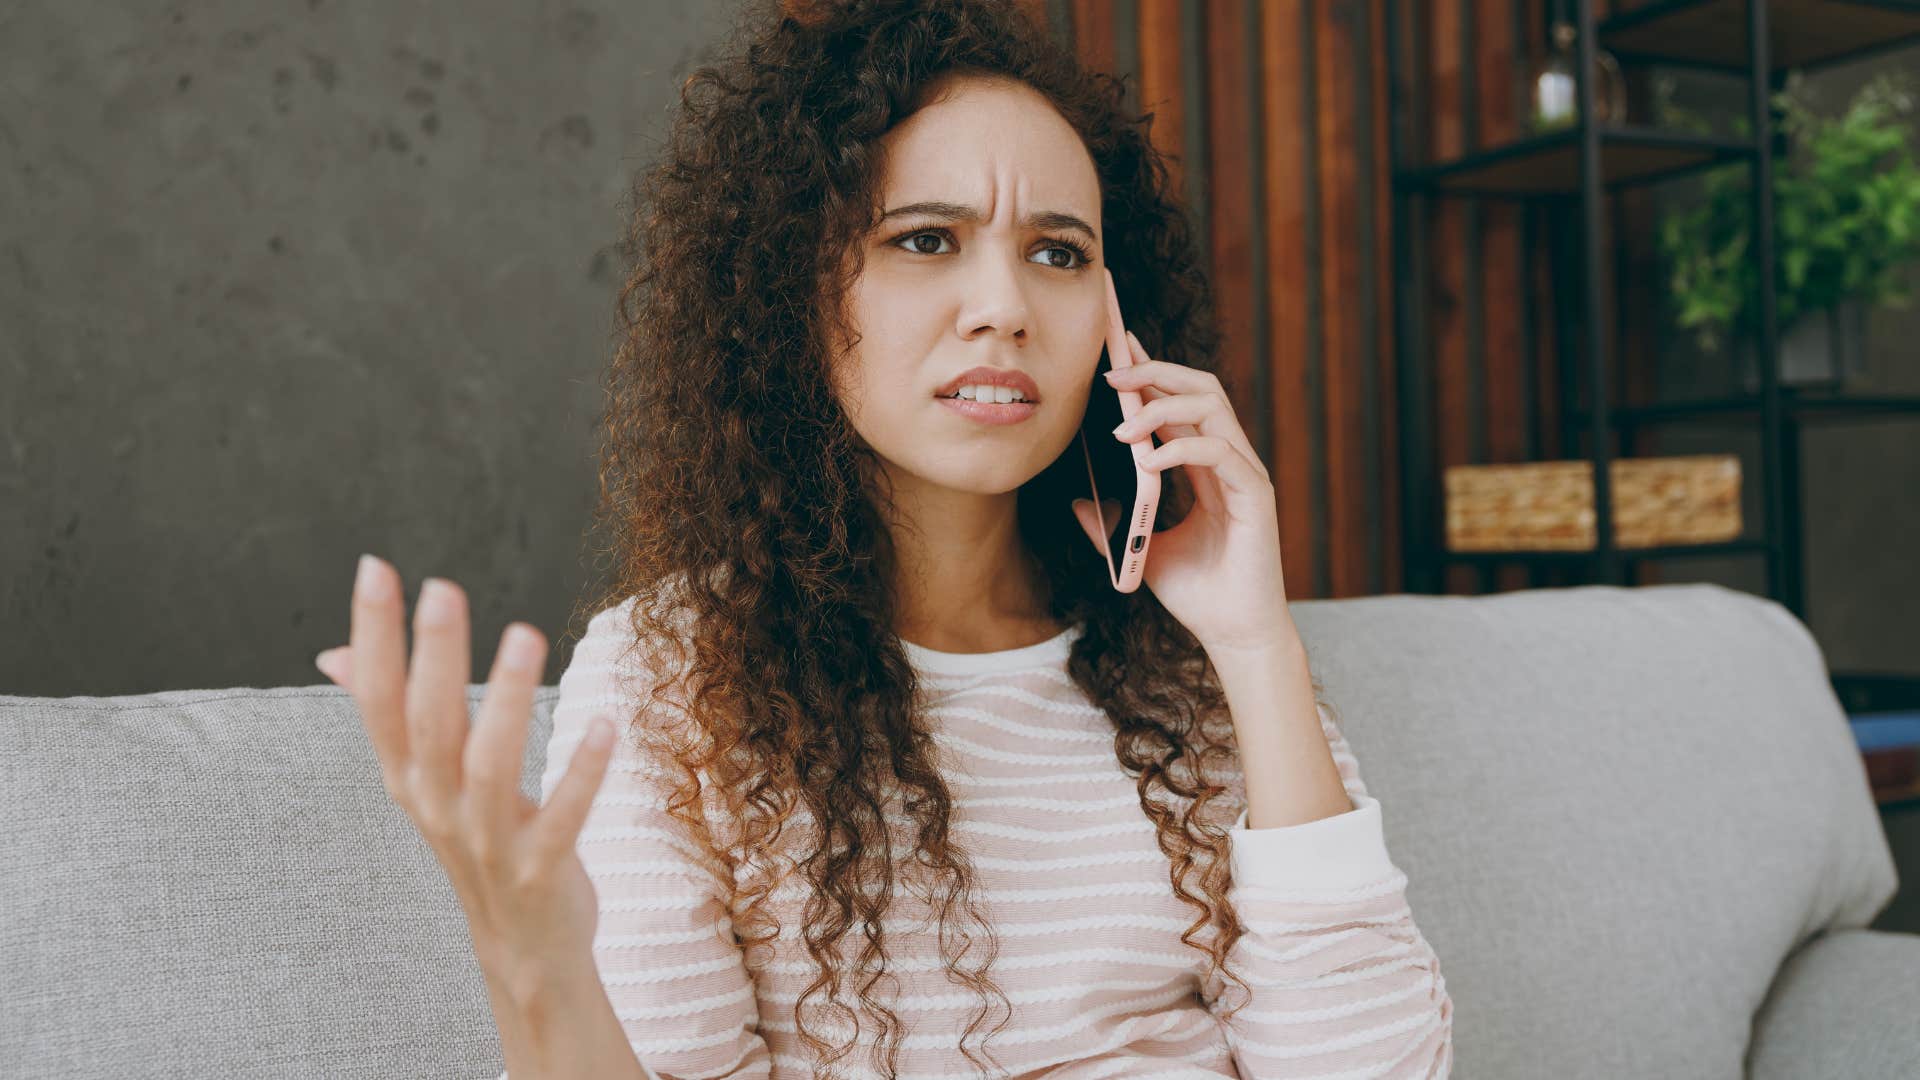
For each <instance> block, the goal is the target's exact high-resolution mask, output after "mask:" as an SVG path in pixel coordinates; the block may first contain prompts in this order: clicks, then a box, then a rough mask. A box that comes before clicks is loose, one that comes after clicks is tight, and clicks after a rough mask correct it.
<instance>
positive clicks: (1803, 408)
mask: <svg viewBox="0 0 1920 1080" xmlns="http://www.w3.org/2000/svg"><path fill="white" fill-rule="evenodd" d="M1780 404H1781V407H1782V408H1784V409H1785V410H1786V411H1787V412H1789V413H1791V414H1792V415H1794V416H1798V417H1802V418H1805V419H1809V420H1819V419H1831V418H1834V417H1842V416H1873V415H1885V416H1899V415H1909V414H1910V415H1916V416H1920V397H1902V396H1897V395H1891V394H1815V395H1808V394H1804V393H1801V392H1799V391H1796V390H1792V389H1789V388H1787V387H1784V386H1783V387H1781V388H1780ZM1607 412H1608V417H1607V418H1608V419H1609V420H1611V421H1612V422H1613V424H1614V426H1616V427H1623V428H1633V427H1644V426H1646V425H1649V424H1667V423H1674V422H1678V421H1686V420H1699V419H1743V418H1744V417H1745V416H1746V415H1747V414H1753V415H1755V416H1757V415H1759V412H1760V395H1759V394H1757V393H1755V394H1737V395H1734V396H1732V397H1723V398H1701V399H1697V400H1694V401H1668V402H1660V403H1657V404H1653V405H1623V406H1620V407H1619V408H1615V409H1609V410H1607ZM1571 415H1572V416H1573V423H1574V424H1575V425H1576V426H1578V427H1583V428H1584V427H1585V426H1586V424H1587V422H1588V416H1589V410H1586V409H1575V410H1572V414H1571Z"/></svg>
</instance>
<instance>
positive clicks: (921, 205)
mask: <svg viewBox="0 0 1920 1080" xmlns="http://www.w3.org/2000/svg"><path fill="white" fill-rule="evenodd" d="M920 216H926V217H932V218H938V219H940V220H942V221H968V222H977V221H979V220H980V211H979V210H977V209H975V208H973V207H971V206H967V205H964V204H962V203H951V202H942V201H939V200H932V201H928V202H917V203H908V204H907V205H905V206H896V207H894V208H893V209H891V210H889V211H887V212H886V213H884V214H882V215H880V220H881V221H882V222H887V221H891V220H893V219H894V218H899V217H920ZM1024 224H1025V225H1026V226H1027V227H1028V228H1030V229H1041V230H1051V231H1055V232H1059V231H1069V232H1078V233H1085V234H1086V237H1087V239H1089V240H1093V241H1095V242H1098V240H1099V237H1098V236H1096V235H1094V231H1093V226H1091V225H1089V224H1087V223H1086V222H1085V221H1084V220H1082V219H1081V218H1079V217H1078V216H1076V215H1073V214H1069V213H1066V212H1065V211H1061V210H1039V211H1035V212H1034V213H1033V214H1031V215H1029V216H1028V217H1027V220H1026V221H1025V222H1024Z"/></svg>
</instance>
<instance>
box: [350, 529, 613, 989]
mask: <svg viewBox="0 0 1920 1080" xmlns="http://www.w3.org/2000/svg"><path fill="white" fill-rule="evenodd" d="M405 615H406V606H405V601H404V597H403V595H402V588H401V580H400V575H399V573H398V572H397V571H396V570H395V569H394V568H393V567H392V566H390V565H388V564H387V563H386V562H385V561H383V560H381V559H378V558H375V557H374V556H371V555H367V556H362V558H361V561H360V569H359V573H358V574H357V575H356V579H355V582H354V588H353V603H352V630H351V633H350V635H349V638H348V642H349V643H348V644H346V645H343V646H339V647H337V648H332V649H328V650H326V651H325V652H322V653H321V654H320V655H319V656H318V657H316V658H315V660H314V664H315V666H317V667H319V669H320V670H321V672H322V673H324V674H325V675H326V676H327V677H328V678H329V679H331V680H333V682H334V683H335V684H337V685H339V686H341V687H343V688H344V689H346V690H347V691H348V692H349V693H351V694H352V695H353V698H354V701H355V702H356V703H357V704H358V705H359V708H360V720H361V723H362V724H363V725H364V726H365V727H366V729H367V735H368V737H369V738H370V739H371V740H372V741H373V749H374V753H375V754H376V755H377V756H378V757H379V759H380V777H381V780H382V781H383V782H384V784H385V785H386V789H387V794H388V795H390V796H392V798H393V800H394V802H396V803H398V804H400V807H401V808H402V809H403V810H405V811H406V813H407V816H408V817H410V818H411V819H413V823H414V826H415V827H416V828H417V829H419V831H420V834H421V836H422V837H424V838H425V839H426V841H427V843H428V845H429V846H431V847H432V849H433V852H434V855H435V856H436V857H437V858H438V859H439V861H440V864H441V866H442V867H443V868H445V870H446V873H447V877H448V879H449V880H450V881H451V882H452V884H453V888H454V891H455V893H457V894H458V895H459V897H460V902H461V905H462V906H463V908H464V909H465V911H466V916H467V923H468V926H469V929H470V930H471V932H472V936H473V945H474V952H475V955H476V957H477V958H478V959H479V961H480V964H481V966H482V968H484V969H486V972H487V975H488V977H489V978H496V979H500V980H504V982H505V983H506V985H508V986H510V987H518V986H520V985H521V984H523V983H531V982H535V981H537V980H539V979H540V978H541V977H542V975H543V973H544V971H546V970H548V969H549V968H550V967H551V966H552V965H554V964H555V963H577V962H578V961H579V960H580V958H582V957H587V956H590V955H591V949H592V944H593V934H594V930H595V928H596V926H597V924H598V920H599V913H598V906H597V903H596V897H595V894H594V889H593V883H592V881H591V880H590V879H589V878H588V876H587V873H586V870H585V868H584V867H582V865H581V863H580V859H579V857H578V856H577V855H576V854H575V853H574V843H575V841H576V840H577V838H578V837H579V834H580V829H581V827H582V825H584V824H585V822H586V818H587V813H588V810H589V809H590V808H591V806H592V804H593V797H594V794H595V792H597V791H598V790H599V788H600V784H601V782H602V781H603V780H604V778H605V776H606V771H607V763H608V761H609V759H610V758H611V757H612V747H613V735H614V728H613V724H612V722H611V720H610V718H607V717H601V718H598V719H596V720H595V721H594V724H593V726H592V727H591V728H590V729H589V732H588V734H587V736H586V738H585V739H584V741H583V742H582V743H581V744H580V748H579V750H578V751H577V752H575V754H574V755H573V758H572V760H571V762H570V763H569V764H568V767H567V771H566V774H565V775H564V776H562V777H561V778H560V780H559V781H558V783H557V784H555V786H554V788H553V790H552V792H551V794H550V795H549V796H548V798H547V801H546V805H544V806H541V805H537V804H535V803H534V802H533V801H532V800H530V799H528V798H527V797H526V796H525V795H523V794H522V793H521V791H520V763H521V759H522V755H523V753H524V750H525V747H526V741H527V726H528V721H529V718H530V716H531V715H532V711H533V695H534V691H535V690H536V689H538V687H539V685H540V679H541V674H542V672H543V671H544V670H545V664H546V654H547V642H546V638H545V637H544V636H542V635H541V633H540V632H539V631H538V630H536V629H534V628H533V627H532V626H530V625H528V624H527V623H524V622H517V623H513V624H511V625H509V626H508V627H507V628H506V631H505V632H504V633H503V634H502V635H501V640H500V647H499V649H498V651H496V652H495V653H494V658H493V669H492V671H491V672H490V673H489V674H488V677H487V692H486V697H485V699H484V700H483V701H482V703H481V705H480V715H479V719H478V721H477V722H475V723H474V724H473V725H472V728H471V731H470V730H469V725H468V714H467V684H468V682H469V680H470V663H469V659H468V658H469V655H470V643H469V639H468V629H467V627H468V611H467V600H466V593H465V592H464V591H463V590H462V589H461V588H460V587H459V586H458V585H455V584H454V583H453V582H451V581H446V580H444V579H440V578H428V579H426V580H425V581H424V582H423V583H422V584H421V587H420V598H419V603H418V605H417V606H416V608H415V611H414V617H413V641H414V655H413V658H412V662H411V664H409V662H408V656H407V637H406V626H405Z"/></svg>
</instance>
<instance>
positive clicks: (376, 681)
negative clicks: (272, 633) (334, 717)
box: [346, 555, 409, 791]
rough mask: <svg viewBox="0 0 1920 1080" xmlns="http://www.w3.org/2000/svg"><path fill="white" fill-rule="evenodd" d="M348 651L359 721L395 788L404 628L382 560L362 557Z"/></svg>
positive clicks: (401, 756)
mask: <svg viewBox="0 0 1920 1080" xmlns="http://www.w3.org/2000/svg"><path fill="white" fill-rule="evenodd" d="M352 608H353V610H352V626H351V629H350V630H349V633H348V637H347V640H348V649H349V651H350V652H351V654H352V656H353V669H352V671H351V672H350V673H349V678H348V681H347V683H346V686H347V690H348V691H349V692H351V693H352V694H353V698H354V701H355V703H356V704H358V705H359V708H360V720H361V723H362V724H364V725H365V726H366V729H367V736H368V738H369V739H370V740H372V742H373V750H374V753H375V754H377V755H379V758H380V771H381V775H382V778H383V779H384V780H385V781H386V782H387V789H388V790H389V791H393V790H396V788H397V784H398V781H399V779H400V777H401V776H402V775H403V774H404V772H405V770H406V766H407V761H408V752H409V746H408V739H407V713H406V700H405V698H404V696H403V691H404V689H405V684H406V676H407V640H406V628H405V626H404V625H403V624H402V622H401V604H400V575H399V574H398V573H397V572H395V570H394V569H393V567H391V566H389V565H387V564H386V562H385V561H383V560H381V559H378V558H375V557H374V556H372V555H363V556H361V559H360V568H359V570H358V572H357V573H356V575H355V577H354V586H353V605H352Z"/></svg>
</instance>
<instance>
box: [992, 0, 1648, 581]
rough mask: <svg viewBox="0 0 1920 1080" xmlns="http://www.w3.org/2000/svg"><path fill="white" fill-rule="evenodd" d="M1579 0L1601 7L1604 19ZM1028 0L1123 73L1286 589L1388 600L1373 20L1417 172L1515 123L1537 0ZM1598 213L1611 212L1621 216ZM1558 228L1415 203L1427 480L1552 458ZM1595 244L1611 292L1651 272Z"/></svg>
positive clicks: (1563, 220)
mask: <svg viewBox="0 0 1920 1080" xmlns="http://www.w3.org/2000/svg"><path fill="white" fill-rule="evenodd" d="M1029 2H1034V3H1039V2H1040V0H1029ZM1593 5H1594V11H1595V15H1596V17H1599V18H1604V17H1605V16H1606V15H1607V14H1608V13H1609V12H1610V11H1611V10H1613V8H1614V7H1615V6H1616V5H1615V4H1614V3H1612V2H1610V0H1593ZM1044 6H1045V8H1046V10H1047V11H1048V12H1049V14H1050V17H1052V18H1053V19H1054V20H1055V22H1056V24H1059V23H1065V24H1068V25H1065V26H1062V27H1061V29H1062V30H1063V32H1064V33H1066V34H1068V35H1069V37H1068V39H1069V40H1071V41H1073V42H1074V45H1075V48H1076V50H1077V51H1078V53H1079V55H1080V56H1081V57H1082V59H1083V60H1085V61H1086V62H1087V63H1089V64H1091V65H1094V66H1097V67H1100V68H1102V69H1104V70H1109V71H1114V72H1116V73H1117V74H1121V75H1131V76H1132V77H1133V81H1134V85H1136V86H1137V87H1138V92H1139V101H1138V104H1139V106H1140V107H1141V108H1143V109H1145V110H1147V111H1151V112H1152V113H1153V114H1154V121H1153V124H1152V127H1151V129H1150V131H1151V135H1152V138H1153V140H1154V142H1155V145H1156V146H1158V147H1159V149H1160V150H1161V152H1162V153H1164V154H1166V155H1167V157H1168V159H1169V165H1170V168H1171V170H1172V172H1173V177H1174V179H1175V182H1176V183H1177V184H1178V185H1179V188H1178V189H1179V190H1181V191H1182V192H1183V194H1184V195H1185V196H1186V197H1188V198H1189V199H1190V201H1191V203H1192V209H1193V214H1194V220H1195V223H1196V224H1197V225H1199V226H1200V227H1201V233H1200V235H1201V236H1203V237H1204V238H1205V241H1206V243H1207V244H1208V245H1209V250H1208V252H1207V258H1208V260H1209V266H1210V269H1211V272H1212V274H1213V278H1214V285H1215V291H1216V296H1217V298H1218V301H1219V314H1220V317H1221V326H1222V329H1223V331H1224V341H1223V346H1222V353H1221V355H1220V357H1219V366H1220V370H1221V376H1222V380H1223V381H1224V382H1226V383H1227V384H1228V388H1229V391H1230V392H1231V393H1232V394H1233V396H1234V407H1235V410H1236V411H1237V412H1238V413H1239V414H1240V417H1241V421H1242V424H1243V426H1245V427H1246V429H1247V431H1248V434H1249V436H1250V437H1252V438H1253V440H1254V442H1255V445H1256V448H1257V449H1258V450H1259V452H1260V453H1261V455H1262V456H1263V458H1265V460H1266V464H1267V467H1268V469H1269V471H1270V472H1271V474H1272V476H1273V478H1274V486H1275V489H1276V499H1277V504H1278V505H1277V510H1278V514H1279V521H1280V533H1281V546H1282V550H1283V551H1284V552H1285V553H1286V575H1287V580H1286V587H1287V592H1288V595H1289V596H1292V597H1296V598H1302V597H1337V596H1353V595H1362V594H1369V593H1382V592H1396V591H1401V590H1403V589H1405V588H1406V587H1407V582H1406V579H1405V576H1404V569H1405V568H1404V564H1403V553H1402V551H1401V543H1400V533H1401V520H1400V519H1401V497H1402V489H1403V486H1404V484H1405V483H1406V478H1404V477H1402V476H1401V475H1400V473H1399V462H1400V450H1399V444H1400V440H1401V438H1402V437H1403V432H1404V428H1403V427H1402V418H1401V417H1400V416H1399V415H1398V412H1397V410H1398V397H1397V394H1398V387H1397V377H1398V373H1397V370H1396V364H1395V354H1394V350H1395V339H1394V333H1395V326H1394V311H1395V304H1396V296H1397V295H1398V293H1399V291H1400V290H1401V289H1404V288H1407V287H1409V284H1410V283H1409V282H1408V281H1400V280H1395V278H1394V275H1393V272H1392V266H1391V254H1392V250H1393V248H1392V244H1393V237H1392V236H1391V235H1390V227H1391V224H1392V204H1391V201H1390V200H1391V178H1390V176H1389V161H1390V155H1389V147H1390V138H1391V134H1392V133H1391V131H1390V130H1389V122H1390V118H1389V107H1390V98H1391V96H1392V95H1391V90H1392V89H1393V88H1392V86H1391V85H1390V83H1389V77H1388V71H1387V64H1386V43H1387V40H1388V33H1387V29H1386V23H1387V21H1388V19H1389V17H1391V18H1393V19H1395V20H1396V30H1395V33H1394V36H1395V38H1396V40H1397V41H1398V42H1399V44H1400V46H1401V48H1402V50H1403V57H1402V60H1403V63H1402V64H1401V74H1402V84H1401V89H1402V90H1403V92H1404V93H1405V95H1406V97H1407V104H1408V106H1409V115H1408V116H1407V117H1406V121H1407V129H1406V131H1405V132H1404V133H1403V134H1404V138H1405V141H1404V146H1405V148H1406V149H1407V150H1408V152H1409V153H1410V154H1411V155H1413V157H1414V158H1415V159H1416V162H1417V161H1418V160H1431V159H1432V158H1434V157H1436V156H1441V157H1444V156H1452V155H1455V154H1459V153H1463V152H1466V151H1468V150H1469V149H1472V148H1478V147H1484V146H1489V145H1493V144H1497V143H1501V142H1504V141H1507V140H1509V139H1512V138H1515V137H1518V136H1519V135H1520V134H1522V131H1521V117H1522V116H1523V115H1524V112H1525V106H1526V93H1527V87H1526V83H1525V78H1524V76H1525V72H1526V71H1527V69H1528V66H1529V64H1530V63H1531V62H1532V61H1533V60H1534V59H1536V58H1537V57H1538V56H1539V55H1540V53H1541V52H1542V50H1543V49H1544V47H1545V43H1546V41H1547V21H1546V16H1547V11H1546V9H1547V6H1548V5H1547V3H1546V0H1107V2H1102V0H1047V2H1045V4H1044ZM1618 6H1620V7H1621V8H1622V9H1624V8H1625V7H1628V6H1630V5H1629V4H1619V5H1618ZM1200 65H1204V67H1203V68H1202V69H1201V70H1195V68H1196V67H1197V66H1200ZM1412 163H1414V162H1405V163H1403V164H1412ZM1610 203H1614V205H1610V207H1609V212H1610V213H1625V214H1629V215H1631V214H1632V213H1634V212H1635V208H1634V206H1633V205H1632V204H1631V203H1628V204H1626V205H1625V206H1624V207H1623V206H1622V205H1619V204H1618V203H1617V202H1616V201H1614V200H1610ZM1414 208H1416V209H1418V208H1419V204H1414ZM1574 220H1575V219H1573V218H1572V217H1571V215H1570V213H1569V208H1568V207H1567V206H1565V205H1562V206H1560V207H1559V208H1557V209H1553V210H1550V209H1549V208H1548V207H1546V206H1544V205H1540V204H1529V205H1520V204H1515V203H1508V202H1500V201H1497V200H1468V199H1458V198H1450V199H1429V200H1426V201H1425V204H1424V213H1423V214H1421V215H1418V216H1415V217H1412V218H1410V219H1409V221H1408V222H1407V227H1409V228H1412V229H1417V230H1419V231H1420V234H1421V236H1420V241H1419V244H1418V245H1416V246H1417V247H1420V248H1423V249H1424V250H1425V252H1426V253H1427V256H1426V259H1427V265H1425V266H1423V267H1420V268H1418V270H1417V272H1419V273H1420V274H1422V275H1423V276H1422V281H1423V283H1424V289H1423V290H1422V294H1423V296H1424V303H1425V309H1424V311H1423V313H1422V324H1423V329H1424V335H1423V336H1424V345H1425V349H1426V355H1424V356H1423V357H1421V358H1419V360H1418V361H1417V362H1418V363H1419V364H1420V365H1421V366H1422V368H1423V369H1424V370H1425V371H1426V372H1427V374H1428V380H1429V383H1430V389H1431V392H1432V399H1433V400H1432V402H1431V414H1430V415H1429V416H1428V417H1427V418H1426V420H1427V424H1428V427H1429V428H1430V430H1431V432H1432V439H1433V442H1432V445H1431V446H1430V447H1428V448H1426V453H1428V454H1430V455H1431V456H1432V457H1433V458H1434V459H1435V465H1434V476H1435V480H1434V482H1435V483H1438V482H1439V479H1438V478H1439V477H1440V476H1441V475H1442V473H1443V471H1444V468H1445V467H1446V466H1447V465H1453V464H1467V463H1480V462H1513V461H1526V460H1536V459H1548V458H1557V457H1560V456H1562V446H1561V434H1562V433H1561V431H1560V430H1559V426H1558V424H1557V420H1556V412H1557V409H1558V406H1559V397H1560V391H1561V382H1560V379H1559V374H1558V371H1557V369H1556V365H1557V363H1558V354H1557V351H1556V343H1557V342H1558V341H1560V340H1562V337H1563V335H1565V334H1566V333H1569V332H1571V333H1575V334H1577V333H1578V331H1579V328H1578V327H1577V326H1570V327H1569V326H1562V325H1560V323H1561V322H1563V321H1564V313H1565V310H1567V309H1565V308H1564V303H1565V300H1566V299H1567V297H1568V295H1569V294H1568V292H1567V290H1570V289H1575V288H1577V287H1578V283H1577V282H1565V281H1554V280H1552V279H1551V276H1550V274H1549V272H1548V271H1549V269H1550V267H1551V266H1552V259H1551V250H1550V245H1551V243H1552V242H1553V241H1554V239H1555V234H1556V231H1557V230H1558V231H1560V232H1562V233H1564V235H1561V236H1560V240H1561V241H1564V242H1568V243H1574V242H1577V241H1578V234H1577V232H1573V233H1565V228H1566V226H1568V225H1571V224H1573V223H1574ZM1616 254H1617V256H1618V258H1619V259H1620V262H1619V263H1617V265H1619V266H1621V267H1623V268H1628V269H1629V273H1628V274H1627V280H1626V281H1625V282H1622V283H1621V284H1620V285H1619V286H1618V288H1619V291H1621V292H1622V293H1623V295H1627V296H1628V297H1630V298H1631V296H1632V294H1630V293H1628V289H1629V287H1632V288H1635V289H1641V290H1644V289H1645V288H1646V287H1647V284H1646V283H1647V281H1648V280H1650V275H1649V274H1647V273H1646V272H1645V270H1646V266H1647V256H1646V252H1645V248H1644V244H1643V245H1642V246H1640V247H1637V248H1636V247H1629V248H1625V249H1623V250H1622V251H1621V252H1618V253H1616ZM1607 287H1608V291H1609V293H1610V294H1611V292H1613V291H1614V289H1615V283H1614V282H1611V281H1609V282H1607ZM1640 299H1641V300H1644V297H1642V298H1640ZM1636 303H1637V306H1638V307H1640V308H1642V309H1647V307H1648V305H1646V304H1645V303H1641V302H1638V301H1636ZM1556 305H1560V309H1559V310H1557V308H1556ZM1645 322H1646V320H1645V319H1644V318H1642V319H1640V321H1639V322H1637V323H1635V322H1630V323H1629V324H1628V325H1627V327H1626V329H1625V332H1624V333H1623V334H1621V335H1619V336H1620V338H1621V340H1620V341H1618V342H1615V347H1614V348H1613V349H1612V350H1610V351H1612V352H1613V353H1614V354H1615V355H1614V356H1613V357H1611V358H1610V360H1612V361H1613V363H1612V364H1611V365H1610V366H1611V369H1612V372H1613V376H1614V377H1613V378H1612V379H1610V384H1611V385H1613V386H1615V387H1616V389H1615V390H1614V391H1613V392H1614V393H1615V394H1616V401H1619V400H1646V399H1647V397H1648V394H1649V392H1650V380H1649V378H1648V375H1647V371H1646V370H1645V368H1644V366H1643V365H1642V364H1641V360H1642V359H1643V358H1644V357H1645V356H1646V355H1650V354H1651V352H1652V350H1651V349H1649V348H1646V347H1644V343H1645V341H1646V340H1647V339H1648V336H1649V335H1650V334H1651V327H1650V326H1647V325H1645ZM1573 340H1574V341H1575V342H1576V344H1577V342H1578V339H1577V338H1576V339H1573ZM1623 360H1624V361H1625V363H1624V364H1623V363H1622V361H1623ZM1576 452H1577V451H1576ZM1421 482H1425V481H1424V479H1423V480H1422V481H1421ZM1439 502H1440V500H1439V496H1438V493H1435V506H1436V510H1437V509H1438V507H1439ZM1436 524H1437V523H1436ZM1551 576H1552V575H1551V574H1545V573H1540V572H1529V571H1527V570H1526V569H1525V568H1522V567H1516V566H1505V567H1500V568H1498V569H1496V570H1488V571H1482V570H1479V569H1476V568H1472V567H1466V566H1451V567H1449V568H1448V569H1447V571H1446V572H1445V573H1444V574H1443V575H1442V576H1441V586H1440V587H1441V588H1442V589H1443V590H1444V591H1446V592H1452V593H1475V592H1482V591H1486V590H1489V589H1497V590H1506V589H1517V588H1526V587H1529V586H1530V585H1543V584H1554V583H1555V582H1552V581H1549V580H1544V579H1545V578H1548V577H1551Z"/></svg>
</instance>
